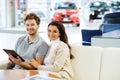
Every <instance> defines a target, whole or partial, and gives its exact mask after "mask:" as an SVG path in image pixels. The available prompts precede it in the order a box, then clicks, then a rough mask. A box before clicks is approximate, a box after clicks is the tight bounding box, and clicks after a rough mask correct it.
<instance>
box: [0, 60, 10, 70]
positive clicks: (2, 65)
mask: <svg viewBox="0 0 120 80" xmlns="http://www.w3.org/2000/svg"><path fill="white" fill-rule="evenodd" d="M8 62H9V61H8V60H6V61H0V69H7V65H8Z"/></svg>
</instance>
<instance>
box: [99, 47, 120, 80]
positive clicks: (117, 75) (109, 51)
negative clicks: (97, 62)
mask: <svg viewBox="0 0 120 80" xmlns="http://www.w3.org/2000/svg"><path fill="white" fill-rule="evenodd" d="M100 80H120V48H104V50H103V55H102V62H101V72H100Z"/></svg>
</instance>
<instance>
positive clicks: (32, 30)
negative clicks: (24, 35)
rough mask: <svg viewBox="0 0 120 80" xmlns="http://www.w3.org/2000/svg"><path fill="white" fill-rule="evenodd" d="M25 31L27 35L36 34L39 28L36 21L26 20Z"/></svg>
mask: <svg viewBox="0 0 120 80" xmlns="http://www.w3.org/2000/svg"><path fill="white" fill-rule="evenodd" d="M25 26H26V30H27V32H28V34H29V35H35V34H36V33H37V30H38V28H39V25H37V23H36V21H35V20H34V19H28V20H26V22H25Z"/></svg>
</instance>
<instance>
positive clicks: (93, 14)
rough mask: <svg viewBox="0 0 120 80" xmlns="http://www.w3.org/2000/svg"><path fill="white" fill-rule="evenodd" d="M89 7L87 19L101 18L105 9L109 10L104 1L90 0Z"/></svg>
mask: <svg viewBox="0 0 120 80" xmlns="http://www.w3.org/2000/svg"><path fill="white" fill-rule="evenodd" d="M89 7H90V16H89V20H94V19H101V18H102V16H103V14H104V13H105V12H106V11H109V6H108V5H107V3H106V2H103V1H95V2H91V3H90V5H89Z"/></svg>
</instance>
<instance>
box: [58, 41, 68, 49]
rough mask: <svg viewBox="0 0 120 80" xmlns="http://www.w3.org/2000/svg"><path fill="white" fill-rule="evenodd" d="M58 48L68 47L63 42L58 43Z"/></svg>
mask: <svg viewBox="0 0 120 80" xmlns="http://www.w3.org/2000/svg"><path fill="white" fill-rule="evenodd" d="M59 47H64V48H65V47H68V46H67V44H66V43H64V42H63V41H59Z"/></svg>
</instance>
